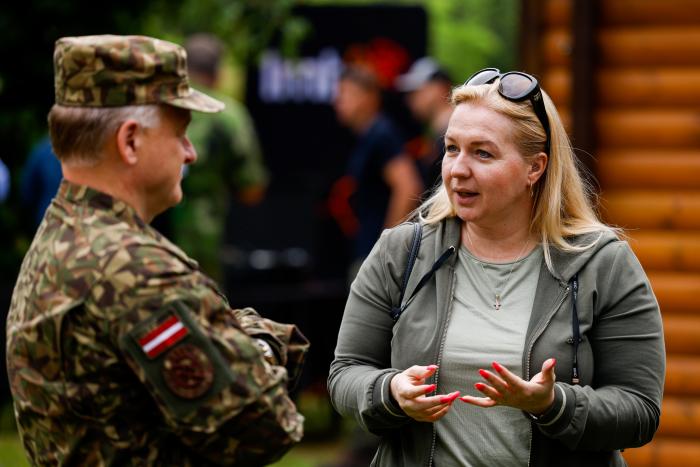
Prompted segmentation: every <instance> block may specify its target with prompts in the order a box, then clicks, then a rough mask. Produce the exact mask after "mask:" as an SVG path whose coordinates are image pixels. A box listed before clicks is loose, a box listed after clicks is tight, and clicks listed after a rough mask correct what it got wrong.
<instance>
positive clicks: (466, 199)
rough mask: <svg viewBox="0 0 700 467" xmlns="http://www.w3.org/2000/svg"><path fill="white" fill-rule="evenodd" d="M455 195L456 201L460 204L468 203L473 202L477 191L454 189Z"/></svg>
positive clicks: (477, 194)
mask: <svg viewBox="0 0 700 467" xmlns="http://www.w3.org/2000/svg"><path fill="white" fill-rule="evenodd" d="M454 194H455V196H456V197H457V202H458V203H460V204H468V203H471V202H473V201H474V200H475V199H476V198H477V197H478V196H479V193H478V192H475V191H457V190H455V191H454Z"/></svg>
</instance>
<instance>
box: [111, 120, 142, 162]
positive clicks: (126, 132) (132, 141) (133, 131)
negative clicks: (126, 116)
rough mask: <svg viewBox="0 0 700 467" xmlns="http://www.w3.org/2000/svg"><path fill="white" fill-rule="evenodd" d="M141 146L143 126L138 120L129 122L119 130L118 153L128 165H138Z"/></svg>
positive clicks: (123, 124) (120, 126)
mask: <svg viewBox="0 0 700 467" xmlns="http://www.w3.org/2000/svg"><path fill="white" fill-rule="evenodd" d="M140 144H141V126H140V125H139V123H138V122H137V121H136V120H127V121H125V122H124V123H122V124H121V125H119V128H118V129H117V151H118V152H119V158H120V159H121V160H122V161H123V162H124V163H125V164H127V165H136V163H138V161H139V158H138V153H137V151H138V148H139V146H140Z"/></svg>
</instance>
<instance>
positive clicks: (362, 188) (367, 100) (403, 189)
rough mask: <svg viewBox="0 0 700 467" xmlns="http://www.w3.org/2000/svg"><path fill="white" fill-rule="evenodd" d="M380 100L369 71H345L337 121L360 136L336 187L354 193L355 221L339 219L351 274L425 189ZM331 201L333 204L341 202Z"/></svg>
mask: <svg viewBox="0 0 700 467" xmlns="http://www.w3.org/2000/svg"><path fill="white" fill-rule="evenodd" d="M381 105H382V100H381V88H380V87H379V82H378V80H377V78H376V76H375V75H374V74H373V73H372V72H371V71H369V70H366V69H364V68H361V67H359V66H348V67H347V68H346V69H345V70H343V72H342V73H341V76H340V81H339V83H338V93H337V95H336V99H335V102H334V109H335V112H336V116H337V118H338V121H339V122H340V123H341V124H342V125H344V126H346V127H348V128H350V130H352V131H353V133H355V134H356V135H357V142H356V144H355V147H354V148H353V150H352V152H351V154H350V157H349V159H348V162H347V169H346V173H345V176H344V177H343V178H341V179H340V180H339V181H338V182H337V183H336V186H335V187H334V190H333V192H334V194H335V193H337V192H341V191H343V190H342V186H343V184H345V185H347V186H348V187H349V189H347V192H349V193H351V195H350V196H349V203H347V204H349V206H350V207H351V211H352V212H350V213H349V216H348V217H350V218H351V219H352V220H353V221H354V222H348V219H347V218H346V219H342V218H341V219H340V220H341V222H340V224H341V227H343V230H344V231H345V233H346V234H349V235H350V236H351V237H352V238H353V246H352V248H353V249H352V260H353V265H352V266H351V268H350V278H351V279H352V278H354V273H355V272H356V271H357V268H358V267H359V265H360V263H361V262H362V260H363V259H364V258H365V257H366V256H367V255H368V254H369V252H370V251H371V250H372V246H373V245H374V242H375V241H376V240H377V238H379V235H380V234H381V233H382V230H383V229H385V228H388V227H393V226H394V225H396V224H398V223H400V222H401V221H402V220H403V219H404V217H405V216H406V215H408V214H409V213H410V212H411V210H412V209H413V208H414V207H415V206H416V204H417V201H418V198H419V197H420V193H421V190H422V188H423V187H422V184H421V180H420V174H419V173H418V170H417V169H416V167H415V165H414V164H413V162H412V161H411V159H410V158H409V157H408V156H407V155H406V153H405V151H404V147H403V138H402V136H401V134H400V132H399V130H398V129H397V127H396V125H395V124H394V123H393V121H392V120H391V119H390V118H389V117H388V116H387V115H385V114H384V113H383V112H382V110H381ZM332 201H333V202H332V203H331V206H335V205H339V204H341V203H338V202H337V200H332ZM339 217H340V216H336V218H339ZM343 221H344V222H343Z"/></svg>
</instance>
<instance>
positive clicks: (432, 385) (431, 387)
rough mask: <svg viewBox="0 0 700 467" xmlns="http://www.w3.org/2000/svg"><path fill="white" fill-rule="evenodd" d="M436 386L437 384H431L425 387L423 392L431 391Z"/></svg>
mask: <svg viewBox="0 0 700 467" xmlns="http://www.w3.org/2000/svg"><path fill="white" fill-rule="evenodd" d="M435 388H437V384H431V385H430V386H428V387H427V388H425V393H426V394H428V393H429V392H433V391H434V390H435Z"/></svg>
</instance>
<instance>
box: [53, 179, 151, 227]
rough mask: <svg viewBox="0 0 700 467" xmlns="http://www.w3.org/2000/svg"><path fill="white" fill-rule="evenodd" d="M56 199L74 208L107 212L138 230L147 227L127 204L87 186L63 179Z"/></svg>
mask: <svg viewBox="0 0 700 467" xmlns="http://www.w3.org/2000/svg"><path fill="white" fill-rule="evenodd" d="M56 199H57V200H59V201H60V200H64V201H67V202H68V203H69V204H71V205H73V206H75V207H78V206H85V207H87V208H89V209H91V210H97V211H102V212H107V213H109V214H111V215H113V216H114V217H116V218H118V219H119V220H122V221H124V222H126V223H127V224H129V225H131V226H133V227H136V228H138V229H139V230H144V229H147V227H148V226H147V224H146V222H144V220H143V219H141V217H140V216H139V215H138V213H137V212H136V210H135V209H134V208H133V207H131V206H130V205H129V204H127V203H126V202H124V201H122V200H120V199H117V198H115V197H113V196H111V195H108V194H107V193H103V192H101V191H98V190H95V189H94V188H90V187H89V186H87V185H78V184H76V183H73V182H69V181H68V180H65V179H63V180H62V181H61V185H60V186H59V188H58V193H57V195H56Z"/></svg>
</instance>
